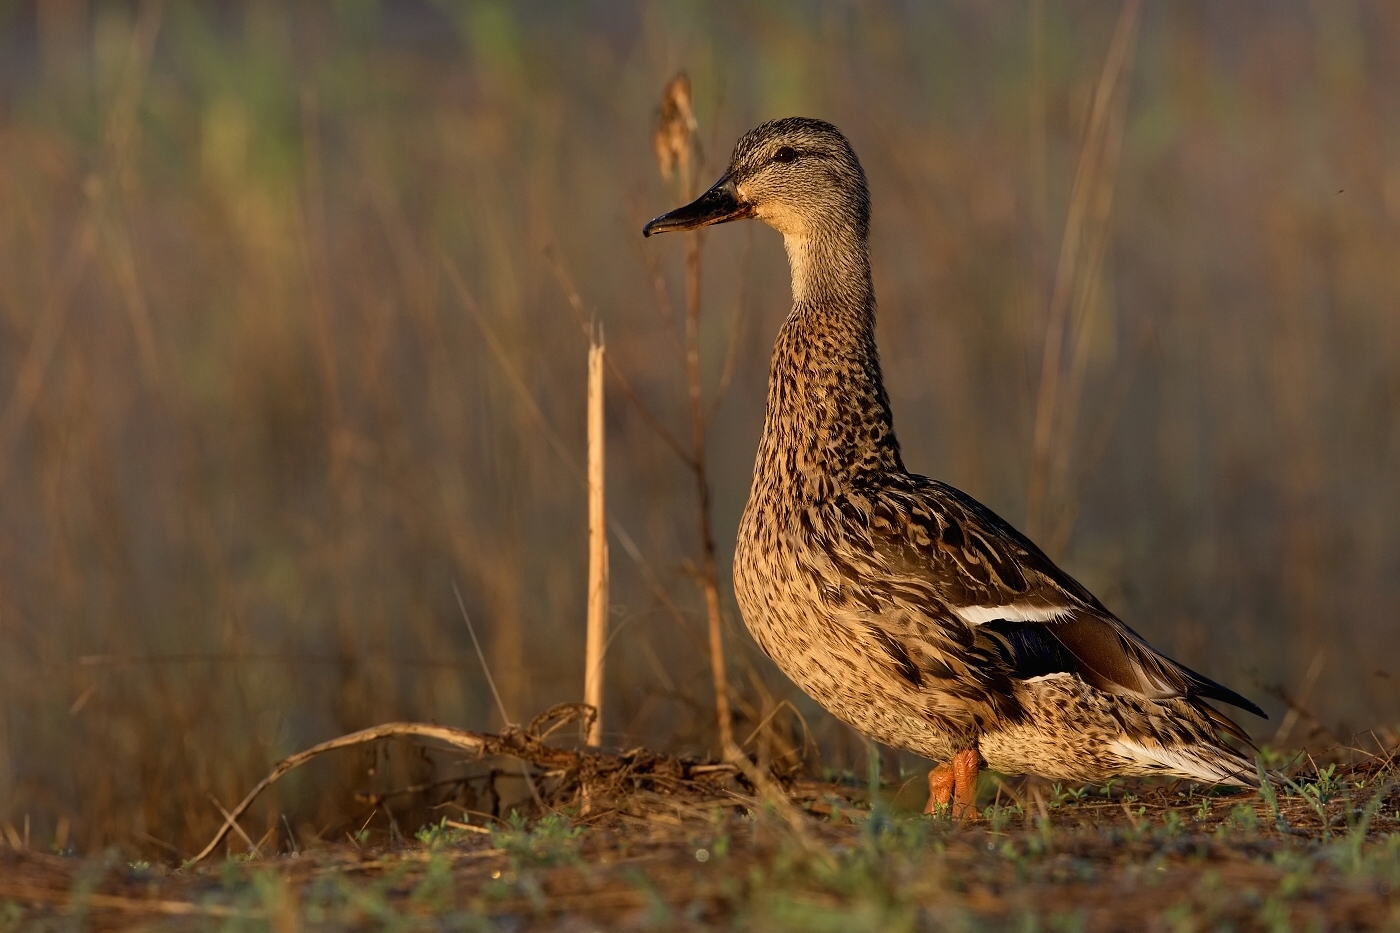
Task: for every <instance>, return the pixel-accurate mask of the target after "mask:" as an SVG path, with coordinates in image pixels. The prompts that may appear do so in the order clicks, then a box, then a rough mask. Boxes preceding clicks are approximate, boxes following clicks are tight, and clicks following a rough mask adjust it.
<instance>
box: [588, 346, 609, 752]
mask: <svg viewBox="0 0 1400 933" xmlns="http://www.w3.org/2000/svg"><path fill="white" fill-rule="evenodd" d="M605 360H606V356H605V350H604V344H603V335H602V329H601V328H599V329H598V330H597V331H596V332H595V335H594V341H593V343H592V345H591V346H590V347H589V348H588V639H587V649H586V651H585V652H584V665H585V666H584V676H583V702H585V703H587V704H588V705H589V706H591V707H593V709H594V710H596V711H597V714H596V715H595V716H594V717H593V722H592V724H591V725H590V726H589V727H588V744H589V745H599V744H601V743H602V739H603V653H604V651H605V650H606V648H607V640H608V513H607V500H606V498H605V496H606V489H605V486H606V483H605V480H606V478H607V472H606V462H605V460H604V444H603V439H604V427H603V378H604V375H605V374H606V372H607V370H606V368H605V367H606V363H605Z"/></svg>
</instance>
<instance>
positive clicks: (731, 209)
mask: <svg viewBox="0 0 1400 933" xmlns="http://www.w3.org/2000/svg"><path fill="white" fill-rule="evenodd" d="M752 216H753V208H751V207H750V206H749V205H747V204H742V203H740V201H739V196H738V193H737V192H736V191H735V189H734V181H733V179H732V178H730V176H728V175H726V176H724V177H723V178H721V179H720V180H719V181H717V182H715V183H714V186H713V187H711V188H710V190H709V191H706V192H705V193H704V194H702V195H700V197H698V198H696V199H695V200H694V201H691V202H690V203H689V204H687V205H685V206H684V207H678V208H676V209H675V210H673V211H670V212H669V213H665V214H662V215H661V216H660V217H657V218H656V219H654V220H652V221H649V222H648V223H647V225H646V226H645V227H643V228H642V236H651V235H652V234H653V233H670V232H671V231H673V230H694V229H695V228H696V227H707V226H709V225H710V224H722V223H725V222H726V221H730V220H740V219H742V218H744V217H752Z"/></svg>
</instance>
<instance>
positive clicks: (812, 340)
mask: <svg viewBox="0 0 1400 933" xmlns="http://www.w3.org/2000/svg"><path fill="white" fill-rule="evenodd" d="M743 217H756V218H758V219H760V220H763V221H764V222H766V223H767V224H769V225H770V226H772V227H774V228H775V229H777V230H778V231H779V232H780V233H782V234H783V240H784V244H785V245H786V248H787V253H788V260H789V265H790V267H791V271H792V291H793V306H792V311H791V312H790V313H789V314H788V317H787V319H786V320H785V321H784V322H783V325H782V327H781V329H780V330H779V332H778V336H777V340H776V342H775V345H774V348H773V357H772V363H771V366H770V369H769V380H768V402H767V412H766V415H765V419H764V427H763V436H762V440H761V441H760V443H759V449H758V458H757V462H756V463H755V466H754V478H753V487H752V490H751V492H750V494H749V501H748V505H747V507H746V508H745V509H744V516H743V520H742V521H741V523H740V526H739V540H738V546H737V550H736V552H735V558H734V586H735V593H736V596H737V597H738V601H739V606H740V609H741V610H742V612H743V616H744V621H745V623H746V624H747V625H748V628H749V631H750V632H752V633H753V636H754V638H755V639H756V640H757V642H758V644H759V645H760V646H761V647H762V648H763V650H764V651H765V652H766V653H767V654H768V655H769V657H771V658H772V659H773V660H774V661H775V662H777V664H778V666H779V667H781V668H782V669H783V671H784V672H785V673H786V674H787V675H788V676H789V677H791V678H792V679H793V681H795V682H796V683H797V684H798V685H799V686H800V687H801V688H802V689H803V690H805V691H806V692H807V693H808V694H809V695H810V696H812V697H813V698H814V699H815V700H816V701H817V702H819V703H821V704H822V706H824V707H826V708H827V709H828V710H830V711H831V712H832V713H833V714H835V715H836V716H838V717H839V718H841V719H842V720H844V721H846V722H847V723H849V724H850V725H852V726H854V727H855V728H856V729H857V730H859V731H860V732H862V733H864V734H865V735H868V736H870V737H872V738H874V739H878V740H879V741H881V742H885V743H887V744H889V745H893V746H897V747H900V748H906V749H909V750H911V751H914V752H917V753H918V754H921V755H924V756H927V757H929V758H931V759H934V760H936V761H949V760H951V759H953V758H954V756H955V755H957V754H958V753H959V752H963V753H965V754H964V756H963V757H962V758H960V759H959V761H960V762H965V761H967V760H969V759H968V758H967V755H966V753H969V752H976V753H977V754H978V755H980V758H981V759H982V760H984V761H985V762H986V763H987V764H988V765H989V766H991V767H992V768H994V769H996V770H998V771H1003V772H1008V773H1033V774H1039V775H1043V776H1045V777H1049V778H1056V779H1063V780H1072V781H1102V780H1105V779H1107V778H1108V777H1111V776H1114V775H1145V774H1168V775H1175V776H1178V777H1184V778H1191V779H1196V780H1202V781H1208V782H1217V783H1236V784H1250V783H1253V781H1254V777H1253V775H1254V771H1253V767H1252V765H1251V763H1250V760H1249V759H1248V758H1246V757H1245V756H1244V755H1242V754H1241V753H1239V752H1238V751H1236V750H1235V749H1234V748H1232V747H1231V746H1230V745H1229V744H1227V743H1226V742H1224V741H1223V740H1222V739H1221V738H1220V737H1219V733H1220V732H1224V733H1227V734H1229V735H1232V736H1234V737H1236V738H1239V739H1242V740H1245V741H1247V737H1246V736H1245V734H1244V732H1243V731H1242V730H1241V729H1240V728H1239V727H1238V726H1236V725H1235V724H1234V723H1233V722H1231V721H1230V720H1229V719H1227V718H1226V717H1225V716H1223V715H1222V714H1220V713H1219V712H1217V711H1216V710H1214V709H1213V708H1211V707H1210V706H1208V705H1207V704H1206V703H1205V702H1204V700H1205V699H1206V698H1211V699H1216V700H1223V701H1225V702H1227V703H1231V704H1233V705H1236V706H1240V707H1243V708H1245V709H1248V710H1250V711H1252V712H1256V713H1259V712H1260V711H1259V710H1258V707H1256V706H1254V704H1252V703H1250V702H1249V701H1248V700H1246V699H1244V698H1243V697H1241V696H1239V695H1238V694H1236V693H1234V692H1233V691H1231V690H1228V689H1226V688H1225V687H1222V686H1220V685H1219V684H1216V683H1214V682H1213V681H1210V680H1208V679H1206V678H1204V677H1202V676H1201V675H1199V674H1196V673H1195V672H1193V671H1191V670H1189V669H1187V668H1185V667H1184V666H1182V665H1180V664H1178V663H1176V662H1174V661H1172V660H1171V659H1169V658H1167V657H1165V656H1164V655H1162V654H1160V653H1158V652H1157V651H1155V650H1154V649H1153V648H1152V647H1151V646H1149V645H1148V644H1147V643H1146V642H1145V641H1144V640H1143V639H1142V638H1141V637H1139V636H1138V635H1137V634H1136V633H1135V632H1133V631H1132V630H1131V629H1130V628H1128V626H1126V625H1125V624H1124V623H1122V622H1121V621H1120V620H1118V619H1117V618H1116V617H1115V616H1114V615H1113V614H1112V613H1111V612H1109V611H1108V610H1107V609H1106V608H1105V607H1104V606H1103V605H1102V604H1101V603H1100V602H1099V601H1098V600H1097V599H1095V598H1094V596H1093V595H1092V594H1091V593H1089V592H1088V590H1086V589H1085V588H1084V587H1082V586H1081V585H1080V584H1079V583H1078V582H1076V581H1075V580H1074V579H1073V578H1071V577H1070V576H1069V575H1068V574H1066V573H1065V572H1064V571H1062V570H1061V569H1060V568H1058V567H1057V566H1055V564H1054V563H1053V562H1051V561H1050V560H1049V558H1047V557H1046V556H1045V555H1044V554H1043V553H1041V551H1040V550H1039V549H1038V548H1037V547H1036V546H1035V545H1034V544H1033V543H1031V541H1030V540H1029V539H1027V538H1026V537H1025V536H1023V535H1022V534H1020V533H1019V532H1018V531H1016V530H1015V529H1014V528H1012V527H1011V525H1009V524H1008V523H1006V522H1005V521H1003V520H1002V519H1001V518H999V517H998V516H997V515H996V514H995V513H993V512H992V511H991V510H990V509H988V508H987V507H986V506H983V505H982V504H981V503H979V502H977V501H976V500H974V499H973V498H972V497H970V496H968V495H966V494H965V493H962V492H959V491H958V490H956V489H954V488H952V487H951V486H948V485H946V484H943V483H940V482H937V481H935V480H931V479H928V478H926V477H923V476H919V475H917V474H913V473H910V472H908V471H907V470H906V469H905V468H904V463H903V461H902V460H901V458H900V453H899V442H898V440H897V439H896V437H895V432H894V422H893V418H892V416H891V412H890V404H889V399H888V397H887V396H886V394H885V389H884V384H883V382H882V380H881V376H880V362H879V355H878V353H877V351H876V347H875V292H874V288H873V287H872V284H871V276H870V261H869V252H868V249H867V234H868V229H869V219H870V207H869V199H868V195H867V192H866V184H865V175H864V173H863V171H862V170H861V167H860V163H859V161H858V160H857V159H856V156H855V153H854V152H853V151H852V149H851V147H850V145H849V143H847V141H846V139H845V137H844V136H842V135H841V133H840V132H839V131H838V130H837V129H836V128H835V127H833V126H831V125H830V124H827V123H823V122H821V121H817V120H808V119H802V118H788V119H784V120H776V121H773V122H771V123H766V124H764V125H762V126H760V127H758V128H757V129H755V130H753V131H752V132H750V133H748V134H746V135H745V136H744V137H743V138H742V139H740V140H739V143H738V145H737V146H736V147H735V149H734V154H733V157H732V159H731V161H730V165H729V169H728V171H727V172H726V173H725V175H724V177H723V178H721V179H720V181H719V182H718V183H716V185H715V186H714V187H713V188H711V189H710V191H708V192H706V193H705V194H704V195H702V196H701V197H700V198H699V199H697V200H696V201H695V202H694V203H692V204H690V205H686V206H685V207H682V208H679V209H677V210H676V211H672V212H671V213H670V214H666V215H663V216H662V217H659V218H657V219H656V220H654V221H652V222H651V223H650V224H648V225H647V228H646V231H645V232H646V233H648V234H650V233H654V232H662V231H666V230H675V229H691V228H693V227H697V226H701V225H704V224H707V223H718V222H723V221H726V220H734V219H739V218H743ZM1260 714H1261V715H1262V713H1260ZM972 760H975V759H972ZM974 772H975V768H974ZM948 773H949V772H946V771H945V772H942V773H941V776H939V775H935V778H936V779H937V780H932V779H931V781H932V783H938V782H939V781H943V780H944V779H945V778H947V774H948ZM942 786H943V785H942V784H939V785H938V788H935V790H934V793H935V795H937V794H938V793H940V792H941V791H940V790H939V788H941V787H942ZM949 787H950V788H951V785H949ZM949 792H950V793H951V790H950V791H949ZM960 793H961V792H960ZM959 799H961V798H959Z"/></svg>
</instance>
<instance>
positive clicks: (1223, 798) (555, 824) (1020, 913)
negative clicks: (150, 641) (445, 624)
mask: <svg viewBox="0 0 1400 933" xmlns="http://www.w3.org/2000/svg"><path fill="white" fill-rule="evenodd" d="M491 738H493V739H495V738H496V737H491ZM509 739H510V737H506V738H505V739H498V741H506V742H507V744H509V741H508V740H509ZM513 741H514V742H515V743H516V747H517V748H518V753H517V754H518V757H515V758H514V762H515V766H516V767H517V768H518V766H519V762H520V761H521V760H528V761H530V762H531V765H532V768H531V773H532V775H533V777H532V780H531V782H530V785H529V787H530V790H529V796H528V797H527V798H526V799H525V800H524V801H522V802H521V804H520V805H519V806H518V807H511V808H506V807H505V806H504V805H503V803H502V799H503V798H500V799H497V800H494V801H491V802H489V809H490V810H494V811H496V812H494V813H492V812H488V811H486V810H482V811H474V810H472V809H471V808H470V807H468V806H466V805H464V804H463V803H462V800H463V799H465V798H463V796H462V794H463V793H464V792H465V791H466V790H468V788H466V785H465V783H464V784H463V785H462V786H461V787H458V788H456V789H455V790H452V789H449V790H448V791H447V792H443V791H442V790H441V789H439V790H438V791H437V793H439V795H440V796H441V797H442V800H441V801H440V802H439V803H437V804H436V806H437V807H438V809H437V810H436V811H435V812H440V813H446V814H448V815H446V816H443V817H441V818H440V819H438V820H437V822H435V823H432V824H429V825H427V826H424V827H422V828H421V829H419V830H418V831H417V832H416V833H415V834H413V836H412V837H409V836H407V835H406V834H405V833H404V832H402V831H400V829H399V827H398V825H397V824H396V823H392V822H391V824H390V826H389V829H388V830H387V831H386V830H381V829H370V828H367V829H364V830H362V831H359V832H346V833H342V838H341V841H340V842H338V843H336V842H319V841H318V842H315V843H314V844H309V845H308V844H306V843H305V841H302V842H297V841H296V837H294V836H290V835H289V836H287V837H285V838H283V837H279V838H277V839H275V840H273V839H272V838H270V837H269V838H265V839H263V840H260V841H259V845H258V848H259V850H260V851H258V852H256V853H254V852H252V851H250V849H251V848H252V847H251V845H250V844H251V843H252V842H253V840H252V839H251V838H247V839H246V841H245V840H243V839H238V837H237V836H234V835H231V836H230V837H229V839H230V840H237V842H225V843H224V844H223V845H222V848H218V849H217V851H216V854H215V857H212V858H210V859H207V860H205V861H203V862H200V863H198V864H188V863H187V864H185V865H183V866H181V865H175V864H170V865H162V864H149V863H146V862H128V861H126V860H124V859H123V858H122V857H120V856H118V855H117V854H115V853H109V854H107V855H105V856H104V855H97V856H87V857H83V858H78V857H71V856H70V857H63V856H59V855H53V854H43V853H38V852H32V851H26V850H23V849H22V848H20V847H16V846H15V844H14V843H15V840H10V845H9V847H8V848H0V930H20V929H24V930H28V929H65V930H67V929H94V930H118V929H162V930H163V929H172V930H185V929H208V928H224V927H230V928H236V929H250V930H251V929H272V930H275V931H279V933H281V931H292V930H301V929H380V928H385V929H433V930H458V929H460V930H502V931H527V930H528V931H534V930H560V931H593V930H757V931H788V930H791V931H826V930H830V931H860V930H871V931H875V930H878V931H901V930H911V931H912V930H958V931H963V930H967V931H972V930H984V929H985V930H999V929H1011V930H1066V931H1069V930H1084V931H1099V930H1164V931H1186V930H1314V929H1316V930H1354V929H1390V928H1400V894H1397V892H1396V888H1397V886H1398V885H1400V788H1397V787H1396V779H1397V776H1400V775H1397V772H1396V770H1395V767H1396V765H1395V762H1394V757H1393V756H1388V755H1387V756H1384V757H1382V756H1381V755H1376V756H1367V755H1365V754H1358V753H1356V752H1351V753H1349V754H1339V755H1334V756H1333V758H1334V760H1333V762H1332V763H1330V764H1328V765H1326V766H1319V765H1317V764H1315V763H1313V761H1311V760H1309V759H1307V758H1306V757H1302V756H1297V757H1296V758H1295V760H1293V761H1292V762H1291V763H1289V762H1282V761H1277V760H1276V761H1274V762H1273V764H1274V769H1273V770H1272V771H1271V774H1272V775H1273V779H1272V780H1271V781H1270V782H1269V786H1268V787H1267V788H1266V789H1265V790H1264V791H1263V792H1262V793H1248V794H1229V793H1226V792H1221V791H1206V790H1203V789H1202V788H1198V787H1195V786H1188V785H1185V784H1183V783H1176V784H1167V785H1149V784H1135V783H1132V782H1128V783H1114V784H1111V785H1110V786H1108V787H1083V788H1081V787H1072V788H1066V787H1061V786H1058V785H1052V784H1047V783H1043V782H1038V781H1031V780H1015V781H1005V780H1001V779H998V778H996V777H994V776H988V777H987V778H986V779H985V781H984V784H983V786H982V797H981V801H982V812H981V814H980V818H979V819H977V820H975V821H970V822H959V821H956V820H953V819H951V818H949V816H948V815H946V814H938V815H934V816H927V817H926V816H923V815H922V814H920V813H919V812H918V809H919V804H921V803H922V795H923V788H922V781H921V780H920V778H919V776H918V775H908V776H907V780H905V781H904V782H903V783H902V784H895V783H890V784H886V785H883V786H881V787H880V789H879V791H878V792H877V793H876V794H874V795H871V794H870V793H869V786H870V785H869V784H865V785H862V784H860V783H857V782H855V781H846V782H839V781H838V782H825V783H823V782H814V781H803V780H787V781H785V782H784V781H782V780H781V778H776V779H772V780H769V779H767V778H765V777H763V776H762V775H758V772H756V771H755V770H753V769H749V770H748V771H747V772H744V771H743V769H737V770H736V769H735V768H734V767H731V766H726V765H719V764H714V763H706V762H698V761H691V760H683V759H676V758H670V757H666V756H660V755H653V754H650V753H646V752H643V751H640V750H638V751H634V752H630V753H627V754H624V755H585V754H581V753H576V752H568V751H563V750H557V749H549V748H547V747H546V746H544V745H543V743H542V742H537V741H536V740H535V739H533V738H529V737H525V738H521V737H520V736H519V735H517V736H516V737H515V739H514V740H513ZM499 751H500V749H499V748H495V749H494V750H493V754H492V755H489V756H484V757H482V758H481V759H480V761H481V762H482V765H483V768H484V769H485V770H483V771H481V772H480V774H479V775H477V777H476V778H474V779H479V780H482V781H487V782H488V783H490V785H491V786H493V787H494V786H496V783H497V781H498V779H499V777H500V775H501V774H505V773H509V770H508V769H507V768H504V767H502V768H499V769H496V770H491V767H494V766H491V765H490V764H489V763H490V762H493V761H494V762H505V761H509V760H511V757H512V756H502V755H500V754H498V753H499ZM570 756H573V757H570ZM1348 758H1349V759H1350V760H1347V759H1348ZM543 759H548V760H547V761H544V760H543ZM515 773H517V774H518V773H519V772H518V770H517V771H516V772H515ZM745 773H748V774H749V775H750V776H751V777H752V776H755V775H758V778H757V779H758V780H760V782H761V785H762V786H761V787H755V785H753V784H751V783H749V782H748V780H747V779H746V778H745V776H744V775H745ZM471 799H472V801H473V802H475V803H477V804H478V805H479V806H483V807H487V806H488V804H487V803H485V802H483V801H485V799H486V798H484V797H483V796H482V794H481V793H480V792H479V790H478V791H472V793H471ZM274 850H280V851H277V852H275V853H274Z"/></svg>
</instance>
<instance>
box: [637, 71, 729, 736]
mask: <svg viewBox="0 0 1400 933" xmlns="http://www.w3.org/2000/svg"><path fill="white" fill-rule="evenodd" d="M697 128H698V124H697V123H696V120H695V113H694V110H693V109H692V108H691V103H690V79H689V78H688V77H686V75H685V74H684V73H681V74H678V75H676V76H675V77H674V78H672V79H671V80H670V82H669V83H667V85H666V89H665V91H663V92H662V98H661V118H660V120H659V121H658V122H657V127H656V133H655V135H654V136H653V137H652V142H653V144H654V145H655V147H656V157H657V163H658V165H659V166H660V169H661V176H662V178H664V179H666V180H667V181H669V180H670V179H671V176H672V174H673V173H674V174H675V175H676V176H677V180H678V182H679V189H680V197H681V200H682V201H683V202H685V201H689V200H691V199H692V198H694V197H695V171H694V169H695V161H696V160H695V158H694V156H695V154H696V153H697V151H698V140H697V137H696V130H697ZM700 237H701V235H700V233H699V232H698V231H697V232H692V233H687V234H686V235H685V241H686V242H685V375H686V388H687V390H688V394H689V397H690V423H691V429H692V443H693V445H694V448H693V452H692V454H691V457H690V469H691V472H692V473H693V474H694V475H695V492H696V497H697V503H696V505H697V511H698V513H699V514H698V521H699V526H700V552H701V553H700V561H701V562H700V586H701V589H702V590H703V591H704V594H705V616H706V621H707V623H708V630H709V641H710V671H711V673H712V675H713V678H714V687H715V718H716V719H717V720H718V726H719V744H720V748H721V749H722V750H723V753H724V755H725V756H726V757H729V758H732V757H733V756H734V755H735V754H737V752H738V747H737V746H736V745H735V744H734V729H733V725H732V716H731V714H730V711H729V677H728V674H727V673H726V671H725V663H724V628H723V616H722V615H721V611H720V599H719V562H718V561H717V560H716V558H715V535H714V528H713V526H712V523H711V520H710V478H709V471H708V470H707V469H706V465H705V434H706V432H707V430H708V428H709V416H708V413H707V412H706V410H705V401H704V391H703V388H702V387H701V384H700V255H701V239H700Z"/></svg>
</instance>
